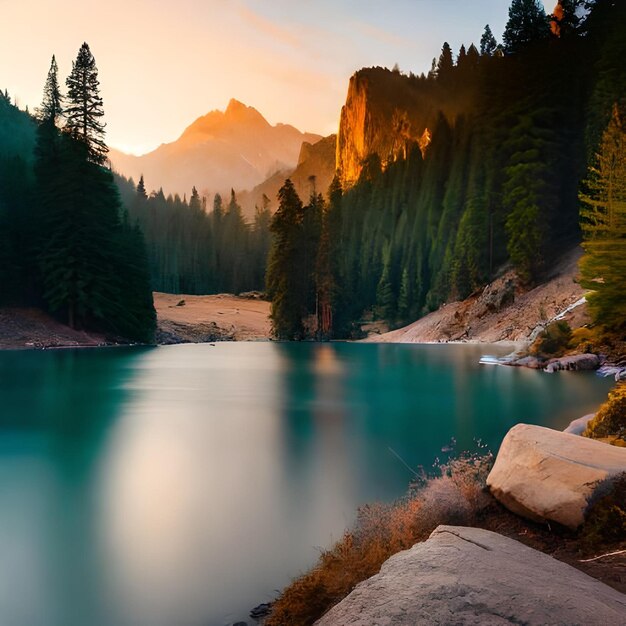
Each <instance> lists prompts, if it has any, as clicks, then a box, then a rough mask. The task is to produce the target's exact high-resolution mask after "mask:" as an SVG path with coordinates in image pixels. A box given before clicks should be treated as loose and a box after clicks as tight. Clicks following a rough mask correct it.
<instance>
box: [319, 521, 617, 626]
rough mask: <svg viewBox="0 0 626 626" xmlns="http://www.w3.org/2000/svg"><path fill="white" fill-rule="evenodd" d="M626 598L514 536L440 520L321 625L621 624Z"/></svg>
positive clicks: (488, 625) (392, 558)
mask: <svg viewBox="0 0 626 626" xmlns="http://www.w3.org/2000/svg"><path fill="white" fill-rule="evenodd" d="M625 615H626V596H625V595H623V594H621V593H620V592H619V591H616V590H615V589H611V588H610V587H608V586H606V585H605V584H603V583H601V582H599V581H597V580H594V579H593V578H590V577H589V576H587V575H586V574H583V573H582V572H580V571H578V570H576V569H574V568H573V567H571V566H569V565H566V564H565V563H562V562H560V561H557V560H555V559H553V558H552V557H550V556H548V555H546V554H543V553H542V552H538V551H537V550H533V549H532V548H528V547H526V546H524V545H522V544H521V543H519V542H517V541H514V540H513V539H507V538H506V537H503V536H501V535H498V534H496V533H493V532H490V531H488V530H482V529H478V528H463V527H459V526H439V527H438V528H437V529H436V530H435V531H434V532H433V533H432V535H431V536H430V538H429V539H428V541H425V542H424V543H418V544H416V545H415V546H413V547H412V548H411V549H410V550H406V551H404V552H400V553H398V554H396V555H394V556H392V557H391V558H390V559H389V560H388V561H386V562H385V563H384V564H383V566H382V567H381V569H380V572H379V573H378V574H376V575H375V576H372V578H370V579H368V580H366V581H364V582H362V583H360V584H359V585H357V587H356V588H355V589H354V590H353V591H352V593H351V594H350V595H349V596H348V597H347V598H345V599H344V600H342V601H341V602H340V603H339V604H337V605H336V606H335V607H333V608H332V609H331V610H330V611H329V612H328V613H327V614H326V615H325V616H324V617H322V619H320V620H319V621H318V622H317V624H318V625H319V626H348V625H350V626H371V625H373V624H376V625H378V626H383V625H384V626H400V625H405V624H406V625H409V624H410V625H419V624H429V625H431V624H432V625H443V624H445V625H449V624H454V625H459V626H460V625H465V624H473V625H481V626H483V625H484V626H491V625H498V626H501V625H503V624H526V625H528V626H534V625H537V626H539V625H542V626H544V625H547V624H555V625H556V624H568V625H575V624H580V625H581V626H582V625H584V626H592V625H594V624H597V625H599V624H602V625H603V626H613V625H615V626H617V625H618V624H619V625H620V626H621V625H622V624H624V616H625Z"/></svg>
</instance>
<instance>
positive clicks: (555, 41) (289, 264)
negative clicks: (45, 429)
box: [0, 0, 626, 341]
mask: <svg viewBox="0 0 626 626" xmlns="http://www.w3.org/2000/svg"><path fill="white" fill-rule="evenodd" d="M557 9H558V11H555V15H546V13H545V11H544V9H543V6H542V4H541V3H540V2H539V1H538V0H513V1H512V4H511V6H510V9H509V20H508V23H507V25H506V29H505V32H504V33H503V35H502V38H501V42H498V41H497V39H496V37H495V36H494V34H493V32H492V30H491V28H490V27H489V26H486V27H485V30H484V32H483V33H482V34H481V33H477V34H476V40H477V41H478V42H479V45H478V46H476V45H474V44H471V45H469V46H468V47H467V48H466V47H465V46H462V47H461V49H460V50H459V51H458V53H454V52H453V51H452V50H451V48H450V46H449V45H448V44H447V43H445V44H444V45H443V47H442V50H441V53H440V55H439V57H438V58H436V59H435V60H434V61H433V66H432V69H431V71H430V72H429V73H428V74H427V75H424V74H422V75H414V74H412V73H411V74H408V75H405V74H401V73H400V71H399V70H398V69H397V68H394V70H383V69H382V68H373V69H370V70H362V72H370V73H372V74H373V75H376V73H377V72H378V74H385V75H387V76H389V75H393V78H394V80H398V81H405V82H406V83H407V84H409V85H410V86H411V88H412V89H415V90H417V91H419V92H420V93H421V94H423V95H424V98H425V101H426V100H428V101H429V102H430V106H431V107H435V108H436V104H437V103H439V105H440V106H439V105H437V106H439V109H440V110H435V111H434V112H433V115H432V117H433V119H434V123H433V125H432V128H430V131H431V132H430V142H429V144H428V145H427V146H424V145H420V143H419V142H417V141H415V142H413V141H407V143H406V145H405V146H404V149H403V150H402V151H401V152H400V153H396V154H394V155H393V156H390V157H389V158H381V157H380V156H379V155H377V154H372V155H369V156H368V157H367V158H366V159H365V161H364V162H363V163H362V164H361V169H360V175H359V178H358V180H357V181H356V183H355V184H352V185H350V186H348V185H345V184H344V183H343V182H342V181H343V178H342V172H341V171H338V172H337V176H336V178H335V180H334V181H333V183H332V185H331V187H330V189H329V190H328V191H327V192H326V193H319V191H320V190H316V187H315V181H314V180H312V181H311V182H312V184H311V193H310V196H309V197H308V198H300V197H298V194H297V193H296V190H295V188H294V186H293V184H292V183H291V181H289V180H288V181H286V182H285V184H284V185H283V187H282V189H281V191H280V193H279V195H278V198H276V199H274V198H267V197H265V198H264V200H263V203H262V204H263V206H261V207H257V211H256V215H255V217H254V220H253V221H252V223H249V222H247V221H246V220H245V219H244V217H243V215H242V211H241V207H240V206H239V204H238V202H237V197H236V194H235V191H232V192H231V195H230V197H227V198H222V197H221V196H219V195H216V196H215V197H213V198H205V197H202V196H200V194H199V193H198V191H197V190H196V189H195V188H193V189H191V190H190V191H189V196H188V197H187V196H184V197H183V198H181V197H179V196H178V195H175V196H167V197H166V196H165V195H164V193H163V191H162V190H161V189H158V185H159V181H144V179H143V177H142V178H141V179H140V180H139V181H133V180H127V179H125V178H123V177H122V176H119V175H117V174H114V173H112V172H111V171H110V168H109V167H107V146H106V143H105V127H104V123H103V121H102V118H103V103H102V99H101V97H100V94H99V82H98V71H97V68H96V65H95V60H94V57H93V55H92V54H91V51H90V50H89V47H88V46H87V44H83V46H82V47H81V48H80V51H79V53H78V56H77V58H76V60H75V61H74V63H73V69H72V72H71V74H70V76H68V77H67V80H66V83H65V93H62V89H61V87H60V85H59V81H58V77H57V66H56V61H55V59H54V58H53V59H52V63H51V66H50V72H49V74H48V78H47V80H46V82H45V87H44V96H43V102H42V105H41V107H40V109H38V110H37V111H36V112H34V114H31V113H30V112H29V111H22V110H20V109H19V108H18V107H17V106H15V104H13V103H12V102H11V97H10V95H9V94H8V93H6V92H4V93H1V92H0V304H18V305H24V304H27V305H35V306H41V307H42V308H45V309H46V310H48V311H50V312H51V313H53V314H54V315H56V316H57V317H58V318H59V319H62V320H63V321H65V322H67V323H68V324H69V325H71V326H74V327H78V328H95V329H101V330H104V331H106V332H110V333H113V334H116V335H119V336H121V337H126V338H129V339H132V340H136V341H151V340H152V338H153V334H154V329H155V313H154V308H153V305H152V296H151V292H152V291H153V290H156V291H165V292H170V293H187V294H210V293H221V292H231V293H241V292H245V291H250V290H264V291H266V293H267V296H268V298H269V299H270V300H271V303H272V314H271V315H272V322H273V329H274V334H275V336H276V337H277V338H281V339H303V338H310V337H316V338H320V339H322V338H323V339H328V338H344V337H352V336H356V335H358V328H359V321H360V320H361V319H362V318H363V316H364V314H365V313H366V312H373V314H374V315H375V316H376V317H378V318H379V319H383V320H386V321H387V322H388V323H389V324H390V325H391V326H397V325H401V324H404V323H407V322H411V321H414V320H415V319H417V318H418V317H420V316H422V315H424V314H426V313H428V312H429V311H432V310H434V309H436V308H438V307H439V306H441V305H442V304H443V303H445V302H447V301H450V300H452V299H461V298H465V297H467V296H468V295H470V294H471V293H474V292H476V291H477V290H479V289H481V288H482V287H483V286H484V285H485V284H486V283H488V282H489V281H490V280H491V279H493V278H494V277H495V276H496V275H498V273H499V272H501V271H502V268H505V267H513V268H515V269H516V271H517V273H518V276H519V278H520V281H521V282H522V283H523V284H525V285H527V286H532V285H533V284H536V283H538V282H540V281H541V280H542V279H543V278H544V277H545V275H546V273H547V272H548V271H549V269H550V267H551V264H553V263H554V262H555V260H557V259H558V258H559V256H560V255H561V254H562V253H563V252H565V251H567V250H568V249H571V248H572V247H573V246H575V245H577V244H578V243H580V242H581V241H583V238H584V249H585V252H586V256H585V259H584V261H583V264H582V270H583V281H584V284H585V285H586V286H589V287H590V288H593V289H594V291H595V292H596V295H595V296H593V297H592V298H591V308H592V311H593V312H594V315H596V319H597V321H598V322H599V323H604V324H606V325H607V326H608V325H614V326H615V325H617V326H620V325H621V326H622V327H623V320H624V319H626V305H625V304H624V301H623V299H624V296H623V285H624V281H625V280H626V275H625V263H626V260H625V259H626V252H625V250H624V241H625V238H626V234H625V231H624V223H625V222H624V220H625V219H626V218H625V216H624V203H625V201H626V198H625V196H624V193H625V192H624V160H625V155H624V149H625V148H624V145H625V144H624V132H625V131H624V124H625V123H626V122H625V121H624V120H625V119H626V118H625V115H626V64H624V59H625V58H626V38H625V37H624V33H625V32H626V5H625V3H623V2H618V1H617V0H560V2H559V3H558V6H557ZM433 94H434V95H433ZM389 132H392V130H391V129H390V131H389ZM146 184H148V185H149V186H151V188H156V189H158V191H151V192H148V190H147V187H146ZM322 191H326V190H322ZM598 285H600V287H598Z"/></svg>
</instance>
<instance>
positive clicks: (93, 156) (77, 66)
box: [44, 43, 109, 165]
mask: <svg viewBox="0 0 626 626" xmlns="http://www.w3.org/2000/svg"><path fill="white" fill-rule="evenodd" d="M55 65H56V63H55ZM52 70H53V68H51V71H52ZM49 78H50V77H49ZM66 85H67V106H66V107H65V131H66V132H68V133H69V134H70V135H71V136H72V138H73V139H75V140H77V141H80V142H82V143H83V144H84V145H85V146H86V150H87V158H88V159H89V160H90V161H92V162H93V163H95V164H97V165H103V164H104V162H105V161H106V155H107V153H108V151H109V149H108V148H107V145H106V144H105V142H104V127H105V124H104V123H103V122H102V121H101V118H102V117H103V116H104V111H103V109H102V98H101V97H100V81H99V80H98V68H97V67H96V60H95V59H94V57H93V54H91V50H90V49H89V46H88V45H87V44H86V43H83V45H82V46H81V47H80V50H79V51H78V55H77V56H76V60H75V61H74V62H73V63H72V72H71V74H70V75H69V76H68V77H67V80H66ZM46 88H48V83H46ZM46 98H47V94H46V95H44V102H45V99H46Z"/></svg>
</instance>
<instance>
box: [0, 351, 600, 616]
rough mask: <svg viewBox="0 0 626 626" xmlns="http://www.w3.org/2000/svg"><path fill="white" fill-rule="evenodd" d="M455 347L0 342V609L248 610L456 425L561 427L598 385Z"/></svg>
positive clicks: (402, 479) (397, 484)
mask: <svg viewBox="0 0 626 626" xmlns="http://www.w3.org/2000/svg"><path fill="white" fill-rule="evenodd" d="M486 351H488V352H491V353H493V354H502V353H503V352H504V351H503V350H502V349H495V348H494V349H492V350H488V349H486V348H484V347H477V346H463V345H454V346H453V345H431V346H418V345H412V346H411V345H409V346H402V345H375V344H310V343H308V344H275V343H252V344H250V343H247V344H246V343H238V344H217V345H215V346H210V345H206V344H205V345H184V346H169V347H159V348H153V349H140V348H133V349H125V348H121V349H108V350H91V351H88V350H84V351H46V352H0V554H1V555H2V558H1V559H0V624H2V625H3V626H39V625H41V626H84V625H90V626H131V625H132V626H178V625H180V626H196V625H198V626H200V625H203V626H207V625H212V624H229V623H232V622H234V621H237V620H247V621H249V623H252V621H251V620H249V618H248V617H247V613H248V611H249V609H250V608H252V607H253V606H255V605H256V604H258V603H260V602H264V601H267V600H269V599H271V598H273V597H274V595H275V590H277V589H279V588H280V587H282V586H283V585H285V584H286V583H287V582H289V580H290V579H291V578H292V577H293V576H295V575H297V574H298V573H300V572H302V571H303V570H305V569H306V568H307V567H308V566H309V565H310V564H312V563H313V562H314V561H315V559H316V557H317V555H318V547H323V546H328V545H329V544H330V543H331V542H332V541H334V540H336V539H338V538H340V537H341V535H342V532H343V530H344V528H345V527H346V526H347V525H349V524H350V523H351V522H352V520H353V519H354V516H355V511H356V508H357V507H358V506H359V505H361V504H363V503H365V502H368V501H372V500H377V499H380V500H386V501H390V500H392V499H394V498H396V497H399V496H401V495H402V494H403V493H404V491H405V489H406V487H407V484H408V482H409V480H410V478H411V474H410V472H409V471H408V470H407V468H406V467H405V466H404V465H403V464H402V463H401V462H400V461H399V460H398V456H399V457H400V458H401V459H403V461H405V462H406V463H407V464H409V465H410V466H412V467H416V466H418V465H423V466H425V467H429V466H430V465H431V464H432V463H433V462H434V461H435V459H436V458H437V457H439V458H441V459H443V458H445V457H446V455H445V454H444V453H442V451H441V449H442V448H444V447H446V446H447V445H448V444H449V442H450V439H451V438H452V437H455V438H456V439H457V441H458V448H460V449H463V448H466V447H468V446H471V445H472V444H473V440H474V439H475V438H480V439H481V440H482V441H483V442H485V443H487V444H488V445H489V446H490V447H491V448H492V449H493V450H494V451H495V450H496V449H497V446H498V444H499V442H500V441H501V439H502V437H503V435H504V434H505V433H506V431H507V430H508V429H509V428H510V427H511V426H512V425H513V424H515V423H517V422H520V421H523V422H530V423H536V424H543V425H547V426H552V427H554V428H559V429H562V428H563V427H565V426H566V425H567V423H568V422H569V421H570V420H572V419H574V418H576V417H580V416H581V415H583V414H585V413H588V412H590V411H591V410H593V409H594V407H596V406H597V405H598V404H599V403H600V402H601V401H602V400H603V399H604V398H605V397H606V393H607V391H608V389H609V387H610V382H609V381H606V380H602V379H599V378H597V377H596V376H595V375H593V374H584V373H579V374H577V373H566V372H563V373H558V374H553V375H548V374H544V373H542V372H536V371H531V370H526V369H515V368H507V367H496V366H485V365H479V364H478V360H479V358H480V356H481V354H483V353H484V352H486Z"/></svg>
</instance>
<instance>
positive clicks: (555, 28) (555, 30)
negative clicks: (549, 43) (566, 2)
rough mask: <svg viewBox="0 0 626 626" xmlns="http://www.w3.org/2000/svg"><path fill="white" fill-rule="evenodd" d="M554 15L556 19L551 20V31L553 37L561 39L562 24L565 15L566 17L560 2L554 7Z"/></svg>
mask: <svg viewBox="0 0 626 626" xmlns="http://www.w3.org/2000/svg"><path fill="white" fill-rule="evenodd" d="M552 15H553V16H554V19H553V20H550V30H551V31H552V34H553V35H556V36H557V37H560V36H561V25H560V22H561V20H562V19H563V15H564V11H563V7H562V6H561V3H560V2H558V3H557V5H556V6H555V7H554V11H552Z"/></svg>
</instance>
